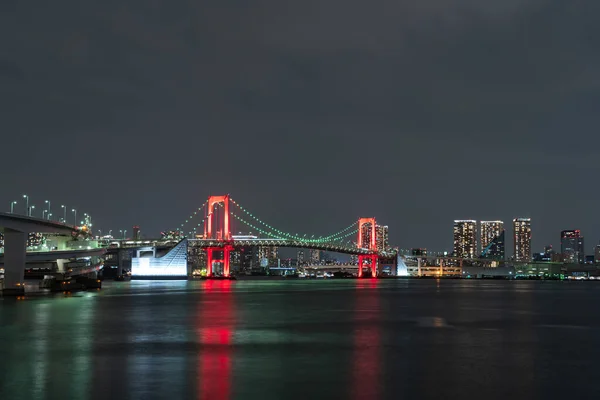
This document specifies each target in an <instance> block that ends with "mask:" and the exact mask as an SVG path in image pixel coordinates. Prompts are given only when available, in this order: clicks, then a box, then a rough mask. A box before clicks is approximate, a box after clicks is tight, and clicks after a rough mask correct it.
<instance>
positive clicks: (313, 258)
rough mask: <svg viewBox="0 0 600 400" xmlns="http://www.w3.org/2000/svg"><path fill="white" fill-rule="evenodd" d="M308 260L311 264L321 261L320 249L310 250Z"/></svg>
mask: <svg viewBox="0 0 600 400" xmlns="http://www.w3.org/2000/svg"><path fill="white" fill-rule="evenodd" d="M310 262H311V263H313V264H318V263H319V262H321V250H311V251H310Z"/></svg>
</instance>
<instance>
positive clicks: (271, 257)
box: [258, 246, 279, 267]
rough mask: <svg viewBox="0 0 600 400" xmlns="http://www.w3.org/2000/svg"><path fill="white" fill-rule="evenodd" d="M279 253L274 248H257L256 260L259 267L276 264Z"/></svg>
mask: <svg viewBox="0 0 600 400" xmlns="http://www.w3.org/2000/svg"><path fill="white" fill-rule="evenodd" d="M278 258H279V251H278V248H277V247H276V246H260V247H259V248H258V259H259V262H260V265H261V267H268V266H272V265H277V264H278V261H277V260H278Z"/></svg>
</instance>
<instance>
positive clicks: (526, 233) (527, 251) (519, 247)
mask: <svg viewBox="0 0 600 400" xmlns="http://www.w3.org/2000/svg"><path fill="white" fill-rule="evenodd" d="M513 232H514V237H513V239H514V250H515V261H531V218H515V219H513Z"/></svg>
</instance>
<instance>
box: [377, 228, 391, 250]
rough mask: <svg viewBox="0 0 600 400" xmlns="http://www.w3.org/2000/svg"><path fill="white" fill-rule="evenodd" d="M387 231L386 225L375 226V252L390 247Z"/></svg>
mask: <svg viewBox="0 0 600 400" xmlns="http://www.w3.org/2000/svg"><path fill="white" fill-rule="evenodd" d="M388 231H389V228H388V226H387V225H377V227H376V228H375V244H376V245H377V250H379V251H382V250H387V249H388V248H389V247H390V243H389V238H388Z"/></svg>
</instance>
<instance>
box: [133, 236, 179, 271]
mask: <svg viewBox="0 0 600 400" xmlns="http://www.w3.org/2000/svg"><path fill="white" fill-rule="evenodd" d="M135 253H136V256H135V257H132V258H131V275H132V276H137V277H163V276H164V277H175V276H176V277H187V261H188V254H187V241H186V240H182V241H181V242H179V244H177V246H175V247H173V248H172V249H171V250H169V251H168V253H167V254H165V255H164V256H162V257H157V254H156V248H153V247H146V248H140V249H137V250H135ZM147 253H149V254H147ZM149 255H151V257H149Z"/></svg>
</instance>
